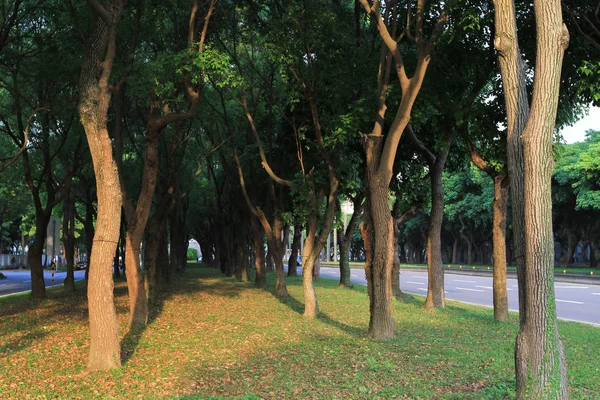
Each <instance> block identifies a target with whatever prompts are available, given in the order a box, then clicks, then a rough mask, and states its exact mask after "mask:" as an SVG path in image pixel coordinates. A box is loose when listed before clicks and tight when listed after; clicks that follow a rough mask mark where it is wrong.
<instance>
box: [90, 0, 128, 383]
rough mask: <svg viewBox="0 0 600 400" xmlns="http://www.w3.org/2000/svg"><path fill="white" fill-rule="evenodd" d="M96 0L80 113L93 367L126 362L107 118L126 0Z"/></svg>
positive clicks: (115, 185) (117, 204)
mask: <svg viewBox="0 0 600 400" xmlns="http://www.w3.org/2000/svg"><path fill="white" fill-rule="evenodd" d="M93 4H94V7H93V8H94V10H95V11H96V12H97V13H98V16H97V17H96V21H95V23H94V28H93V30H92V34H91V36H90V40H89V42H88V43H87V44H88V49H87V54H86V56H85V58H84V60H83V65H82V69H81V76H80V84H79V87H80V98H79V116H80V119H81V122H82V124H83V128H84V130H85V134H86V137H87V141H88V145H89V148H90V153H91V155H92V163H93V166H94V174H95V175H96V193H97V195H98V218H97V221H96V234H95V236H94V252H93V253H92V257H91V262H90V265H89V267H88V268H89V282H88V304H89V320H90V353H89V354H90V355H89V361H88V369H89V370H91V371H95V370H106V369H112V368H119V367H120V366H121V348H120V345H119V323H118V320H117V313H116V310H115V304H114V300H113V289H114V287H113V280H112V271H111V263H112V258H113V255H114V254H115V250H116V247H117V241H118V239H119V228H120V225H121V206H122V199H121V191H120V189H119V175H118V172H117V167H116V165H115V162H114V160H113V152H112V142H111V140H110V137H109V135H108V129H107V125H106V120H107V113H108V107H109V104H110V88H109V79H110V75H111V70H112V64H113V61H114V56H115V47H116V44H115V36H116V28H117V26H116V25H117V22H118V20H119V18H120V16H121V12H122V11H123V7H124V1H123V0H109V1H107V3H106V9H104V8H103V7H102V6H101V5H100V4H98V3H97V2H94V3H93ZM99 10H100V11H99ZM103 58H104V59H103Z"/></svg>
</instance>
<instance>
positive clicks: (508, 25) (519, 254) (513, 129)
mask: <svg viewBox="0 0 600 400" xmlns="http://www.w3.org/2000/svg"><path fill="white" fill-rule="evenodd" d="M494 9H495V26H496V37H495V39H494V46H495V47H496V50H498V52H499V53H500V54H501V56H500V57H498V61H499V63H500V73H501V75H502V82H503V87H504V101H505V105H506V117H507V123H508V124H507V132H508V133H507V137H506V162H507V168H508V178H509V180H510V185H509V186H510V194H511V204H512V232H513V252H514V258H515V263H516V266H517V279H518V281H519V320H520V321H521V323H522V322H523V321H524V319H525V316H526V309H525V292H526V290H527V288H526V281H525V226H524V220H525V215H524V212H525V211H524V201H525V200H524V197H523V192H524V183H523V173H524V172H523V171H524V169H523V168H524V167H523V145H522V143H521V133H522V132H523V129H524V128H525V123H526V121H527V117H528V116H529V102H528V100H527V87H526V81H525V65H524V61H523V59H522V57H521V50H520V49H519V40H518V35H517V26H516V19H515V9H514V1H513V0H494ZM507 88H510V89H507Z"/></svg>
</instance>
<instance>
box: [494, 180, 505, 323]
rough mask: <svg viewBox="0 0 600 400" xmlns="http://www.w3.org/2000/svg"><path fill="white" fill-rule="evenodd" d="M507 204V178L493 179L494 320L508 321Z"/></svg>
mask: <svg viewBox="0 0 600 400" xmlns="http://www.w3.org/2000/svg"><path fill="white" fill-rule="evenodd" d="M507 204H508V177H507V175H506V174H499V175H497V176H496V177H495V178H494V204H493V210H494V211H493V212H494V228H493V246H494V248H493V251H494V278H493V284H494V320H496V321H508V292H507V290H506V207H507Z"/></svg>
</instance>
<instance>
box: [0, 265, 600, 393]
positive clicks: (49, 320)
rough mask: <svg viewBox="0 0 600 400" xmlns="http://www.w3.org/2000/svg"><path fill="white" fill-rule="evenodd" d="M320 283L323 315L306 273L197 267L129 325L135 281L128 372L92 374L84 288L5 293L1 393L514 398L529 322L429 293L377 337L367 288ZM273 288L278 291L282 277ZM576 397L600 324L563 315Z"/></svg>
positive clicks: (121, 304) (593, 375) (592, 366)
mask: <svg viewBox="0 0 600 400" xmlns="http://www.w3.org/2000/svg"><path fill="white" fill-rule="evenodd" d="M336 285H337V282H334V281H331V280H326V279H323V280H320V281H319V282H318V283H317V284H316V290H317V295H318V297H319V304H320V308H321V317H320V318H319V319H317V320H312V321H311V320H307V319H305V318H303V317H302V309H303V303H302V286H301V280H300V278H295V279H289V280H288V289H289V291H290V294H291V296H290V297H289V298H288V299H285V300H278V299H277V298H275V297H274V296H273V295H272V293H271V292H270V291H262V290H257V289H254V288H252V286H251V285H250V284H246V283H242V282H237V281H235V280H233V279H230V278H223V277H220V276H219V274H218V273H217V272H216V271H214V270H210V269H203V268H194V267H190V268H189V269H188V271H187V272H186V274H185V275H184V276H182V277H181V278H179V279H177V280H176V282H175V283H174V285H173V290H172V291H171V292H165V293H163V295H162V297H161V298H160V301H158V302H157V303H155V304H152V305H151V316H150V323H149V325H148V327H147V328H146V329H145V330H143V331H141V332H128V331H127V330H126V324H127V312H128V306H127V295H126V286H125V284H124V283H119V284H117V286H116V289H115V292H116V304H117V311H118V313H119V318H120V322H121V335H122V343H123V344H122V348H123V352H122V353H123V354H122V356H123V367H122V368H121V369H120V370H117V371H112V372H97V373H93V374H91V375H88V374H86V372H85V364H86V360H87V353H88V347H89V338H88V337H89V333H88V324H87V301H86V298H85V296H84V294H83V289H82V288H79V290H80V292H79V293H78V294H76V295H75V296H72V297H67V296H65V295H63V294H62V292H61V290H53V291H49V299H48V300H45V301H43V302H42V303H41V304H40V305H39V307H37V308H33V307H32V306H31V305H30V302H29V300H28V299H27V297H26V296H23V295H21V296H15V297H9V298H3V299H0V332H1V333H2V334H1V336H0V398H2V399H23V398H28V397H36V398H38V397H39V398H82V399H89V398H128V399H130V398H137V397H142V398H185V399H188V398H189V399H199V398H238V397H243V396H245V398H246V399H257V398H265V399H375V398H381V399H392V398H398V399H503V398H511V397H514V372H513V345H514V338H515V336H516V333H517V329H518V323H517V318H516V317H515V316H514V315H513V316H512V319H511V321H510V322H509V323H494V322H493V321H492V316H493V314H492V310H490V309H487V308H480V307H474V306H469V305H462V304H460V303H454V302H449V304H448V306H447V308H446V309H445V310H438V311H433V312H424V311H423V309H422V308H421V303H422V298H417V297H415V298H413V299H414V300H413V301H412V302H408V303H401V302H395V303H394V314H395V318H396V321H397V336H396V338H395V339H394V340H391V341H388V342H378V341H374V340H372V339H370V338H369V337H368V336H367V331H366V328H367V324H368V320H369V314H368V307H369V302H368V297H367V295H366V291H365V288H364V287H357V288H355V289H352V290H350V289H338V288H336ZM269 289H270V290H273V289H274V277H273V276H270V280H269ZM559 325H560V331H561V334H562V337H563V340H564V342H565V347H566V351H567V359H568V364H569V384H570V386H569V389H570V395H571V398H572V399H597V398H600V379H599V376H600V363H599V362H598V359H597V354H598V349H600V329H598V328H593V327H591V326H587V325H583V324H578V323H573V322H562V321H560V322H559Z"/></svg>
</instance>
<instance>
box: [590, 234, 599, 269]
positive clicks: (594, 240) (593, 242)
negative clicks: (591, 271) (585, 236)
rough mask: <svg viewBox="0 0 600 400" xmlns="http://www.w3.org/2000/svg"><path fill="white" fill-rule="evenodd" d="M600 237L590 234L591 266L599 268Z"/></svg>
mask: <svg viewBox="0 0 600 400" xmlns="http://www.w3.org/2000/svg"><path fill="white" fill-rule="evenodd" d="M597 253H598V237H597V236H595V235H592V234H590V268H598V259H597V258H596V254H597Z"/></svg>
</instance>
